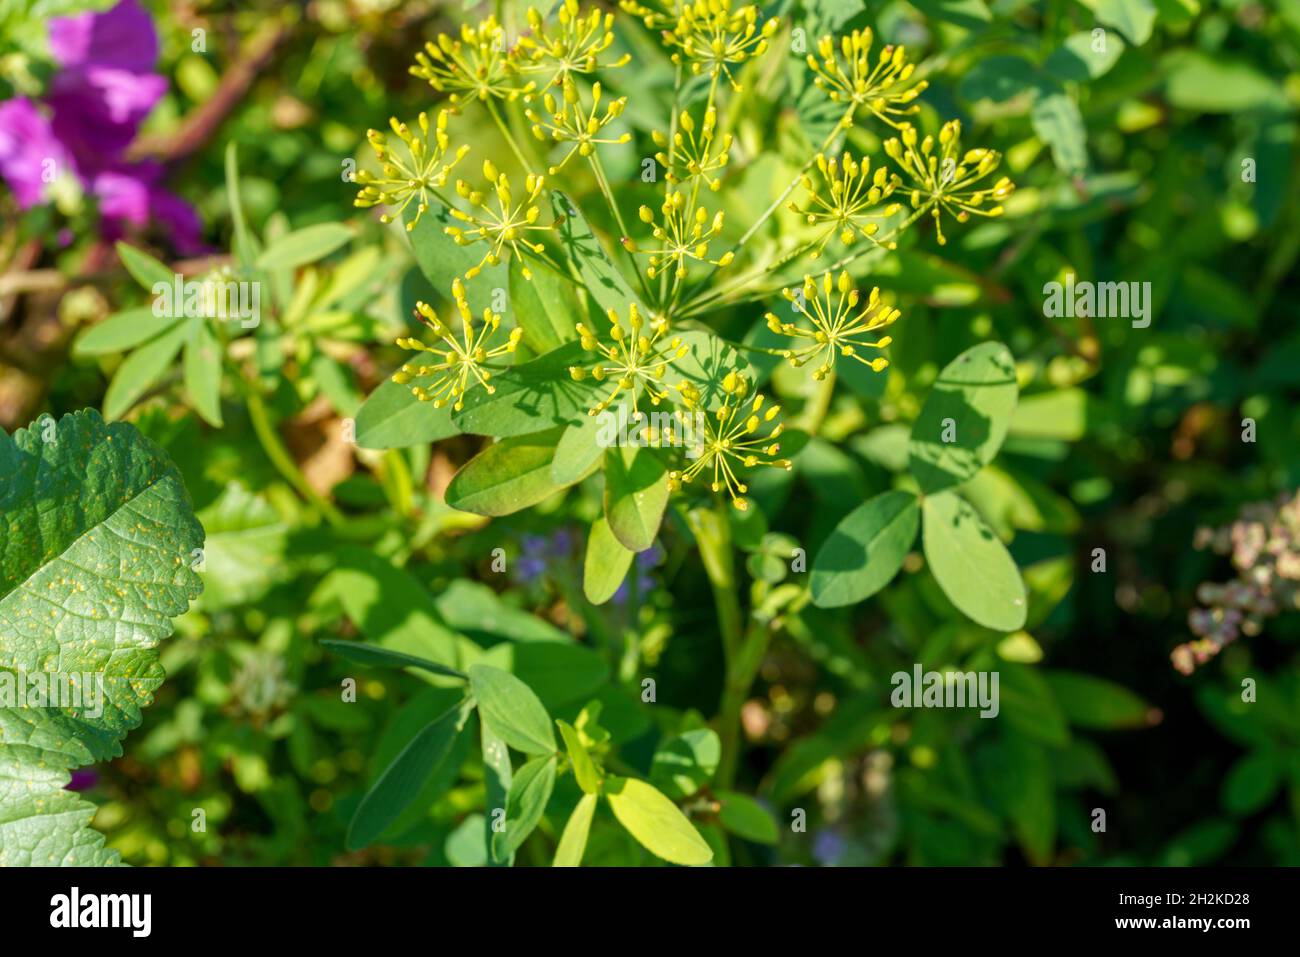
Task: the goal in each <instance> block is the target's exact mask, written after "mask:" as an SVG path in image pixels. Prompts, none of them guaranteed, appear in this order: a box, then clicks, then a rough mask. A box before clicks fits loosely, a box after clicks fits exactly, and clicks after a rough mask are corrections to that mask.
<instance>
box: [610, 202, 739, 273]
mask: <svg viewBox="0 0 1300 957" xmlns="http://www.w3.org/2000/svg"><path fill="white" fill-rule="evenodd" d="M659 213H660V216H661V219H660V220H659V222H657V223H656V222H655V214H654V210H652V209H651V208H650V207H649V206H642V207H641V211H640V216H641V222H643V223H647V224H648V225H650V226H651V227H652V229H651V234H652V235H653V236H654V238H655V239H656V240H658V242H659V245H658V246H656V247H655V248H653V249H642V248H641V247H640V246H639V245H638V244H637V243H635V242H633V241H631V240H625V241H624V245H625V246H627V248H628V249H630V250H631V251H632V252H634V253H644V254H645V255H647V256H648V257H649V260H650V265H649V266H647V267H646V275H647V276H649V277H650V278H651V279H653V278H655V276H657V275H658V274H659V273H660V272H661V271H664V270H666V269H668V268H669V267H672V275H673V277H674V278H675V279H678V280H680V279H683V278H685V276H686V264H687V263H688V262H691V261H696V262H708V263H712V264H713V265H715V266H726V265H727V264H729V263H730V262H731V260H732V258H733V256H734V254H733V253H732V252H730V251H728V252H726V253H723V254H722V256H721V257H720V258H719V259H709V241H710V240H712V239H714V238H715V237H717V236H718V235H719V234H720V233H721V232H722V210H718V212H717V213H716V214H715V215H714V216H713V219H712V221H710V219H709V213H708V211H707V210H706V209H705V208H704V207H703V206H696V207H695V212H694V214H693V215H692V214H691V213H689V212H687V200H686V194H685V193H684V192H683V191H681V190H669V191H668V193H667V195H665V196H664V201H663V205H662V206H660V207H659Z"/></svg>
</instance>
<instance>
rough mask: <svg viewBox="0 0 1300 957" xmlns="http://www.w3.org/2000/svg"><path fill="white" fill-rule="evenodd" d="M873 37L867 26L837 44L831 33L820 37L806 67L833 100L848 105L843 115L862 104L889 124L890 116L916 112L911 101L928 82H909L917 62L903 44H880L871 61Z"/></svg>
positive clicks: (890, 122)
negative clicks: (896, 45)
mask: <svg viewBox="0 0 1300 957" xmlns="http://www.w3.org/2000/svg"><path fill="white" fill-rule="evenodd" d="M873 41H874V36H873V34H872V32H871V29H870V28H867V29H865V30H854V31H853V32H852V33H850V34H849V35H848V36H844V37H840V42H839V45H838V47H837V46H836V43H835V39H834V37H830V36H825V37H822V38H821V40H820V41H818V43H817V55H816V56H814V55H813V54H811V53H810V54H808V68H809V69H810V70H812V71H813V74H814V77H813V83H815V84H816V85H817V86H818V87H819V88H820V89H822V90H823V91H825V93H826V95H827V96H828V97H830V99H831V101H832V102H834V103H842V104H845V105H847V107H848V108H849V113H848V114H846V119H848V118H850V117H851V116H852V113H853V112H854V111H856V109H857V108H859V107H861V108H863V109H865V110H868V111H869V112H871V113H872V114H873V115H874V116H875V117H876V118H878V119H880V120H883V121H884V122H886V123H888V124H889V125H890V126H897V125H898V124H897V123H896V122H895V120H894V119H893V117H895V116H908V115H910V114H912V113H916V112H917V111H918V110H919V109H920V107H919V106H917V105H916V104H915V103H913V101H914V100H915V99H916V98H917V97H918V96H920V95H921V94H922V93H923V92H924V91H925V89H926V87H927V86H928V85H929V84H928V83H926V81H924V80H921V81H920V82H918V83H913V84H911V85H910V86H909V85H908V81H909V80H910V79H911V78H912V73H913V71H914V70H915V68H916V65H915V64H913V63H908V62H907V52H906V49H905V48H904V47H901V46H899V47H894V46H885V47H882V48H881V50H880V55H879V56H877V57H876V62H875V64H874V65H872V62H871V45H872V42H873ZM845 125H847V123H846V124H845Z"/></svg>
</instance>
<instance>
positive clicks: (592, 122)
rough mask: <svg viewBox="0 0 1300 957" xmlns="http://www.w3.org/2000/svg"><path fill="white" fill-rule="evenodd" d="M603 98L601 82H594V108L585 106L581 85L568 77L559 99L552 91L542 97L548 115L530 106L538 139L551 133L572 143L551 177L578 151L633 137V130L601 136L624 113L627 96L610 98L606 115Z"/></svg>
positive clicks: (585, 152)
mask: <svg viewBox="0 0 1300 957" xmlns="http://www.w3.org/2000/svg"><path fill="white" fill-rule="evenodd" d="M600 98H601V86H600V84H599V83H593V84H592V87H591V109H586V108H585V107H583V105H582V98H581V96H580V95H579V93H578V85H577V84H576V83H574V82H573V79H572V78H571V77H566V78H565V79H564V82H563V84H562V95H561V97H560V99H559V100H558V101H557V100H556V99H555V97H554V96H552V95H551V94H550V93H547V94H545V95H544V96H543V97H542V104H543V105H544V106H545V107H546V113H547V114H549V115H548V116H547V115H542V114H539V113H537V112H536V111H534V110H531V109H530V110H526V111H525V114H526V115H527V117H528V118H529V119H530V120H532V121H533V135H534V136H536V137H537V138H538V139H539V140H543V141H545V140H546V139H547V137H548V136H549V137H550V139H552V140H554V141H555V142H557V143H572V144H573V145H572V146H571V147H569V151H568V152H567V153H565V154H564V158H563V159H561V160H560V161H559V162H558V163H556V164H554V165H553V166H551V167H550V169H549V170H548V172H549V173H550V174H551V175H552V176H554V175H555V174H556V173H558V172H559V171H560V170H562V169H564V166H565V164H567V163H568V162H569V160H570V159H572V158H573V155H574V154H575V153H576V154H577V155H579V156H583V157H587V156H591V155H592V154H593V153H594V152H596V144H598V143H626V142H628V141H629V140H630V139H632V134H631V133H622V134H620V135H618V136H604V137H602V136H601V135H600V131H601V130H603V129H604V128H605V127H606V126H608V125H609V123H610V121H612V120H614V119H616V118H618V117H619V116H621V115H622V114H623V109H624V108H625V107H626V106H627V97H625V96H624V97H620V98H619V99H617V100H613V101H611V102H610V104H609V106H608V107H606V108H605V112H604V114H603V115H602V114H601V113H600Z"/></svg>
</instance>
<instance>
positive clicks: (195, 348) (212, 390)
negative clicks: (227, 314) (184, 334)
mask: <svg viewBox="0 0 1300 957" xmlns="http://www.w3.org/2000/svg"><path fill="white" fill-rule="evenodd" d="M184 369H185V390H186V391H187V392H189V394H190V401H191V402H192V403H193V404H194V410H195V411H196V412H198V414H199V415H201V416H202V417H203V421H204V422H206V423H208V425H211V426H213V427H214V428H218V429H219V428H221V424H222V422H221V344H220V343H219V342H218V341H217V337H216V336H214V335H213V334H212V329H211V327H210V326H209V325H208V324H207V323H206V322H203V321H198V322H194V323H191V324H190V337H189V341H188V342H186V343H185V360H184Z"/></svg>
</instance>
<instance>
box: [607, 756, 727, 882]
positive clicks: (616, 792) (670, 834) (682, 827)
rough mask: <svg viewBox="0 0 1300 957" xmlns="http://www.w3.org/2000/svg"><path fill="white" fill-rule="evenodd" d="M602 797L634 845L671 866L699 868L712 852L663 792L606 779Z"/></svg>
mask: <svg viewBox="0 0 1300 957" xmlns="http://www.w3.org/2000/svg"><path fill="white" fill-rule="evenodd" d="M605 797H607V798H608V799H609V806H610V809H611V810H613V812H614V817H616V818H618V822H619V823H620V824H622V825H623V827H624V828H625V829H626V830H627V832H628V833H629V834H631V835H632V836H633V837H634V838H636V840H637V842H638V843H639V844H640V845H641V846H642V847H644V848H645V849H646V850H648V851H649V852H650V853H651V854H654V855H655V856H656V857H661V858H663V859H664V860H665V861H668V862H669V863H671V864H685V865H699V864H707V863H709V861H711V860H713V851H712V849H711V848H710V847H709V845H708V844H707V843H706V842H705V840H704V838H702V837H700V834H699V832H698V831H696V830H695V826H694V825H693V824H691V822H690V820H689V819H688V818H687V817H686V815H685V814H683V813H682V812H681V811H680V810H679V809H678V807H677V805H676V804H674V803H673V802H672V801H670V800H668V798H666V797H665V796H664V795H663V793H662V792H660V791H659V790H657V789H656V788H654V787H653V786H651V785H649V784H647V783H646V782H644V781H638V780H637V779H636V778H619V777H614V776H613V775H610V776H609V777H607V778H605Z"/></svg>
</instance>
